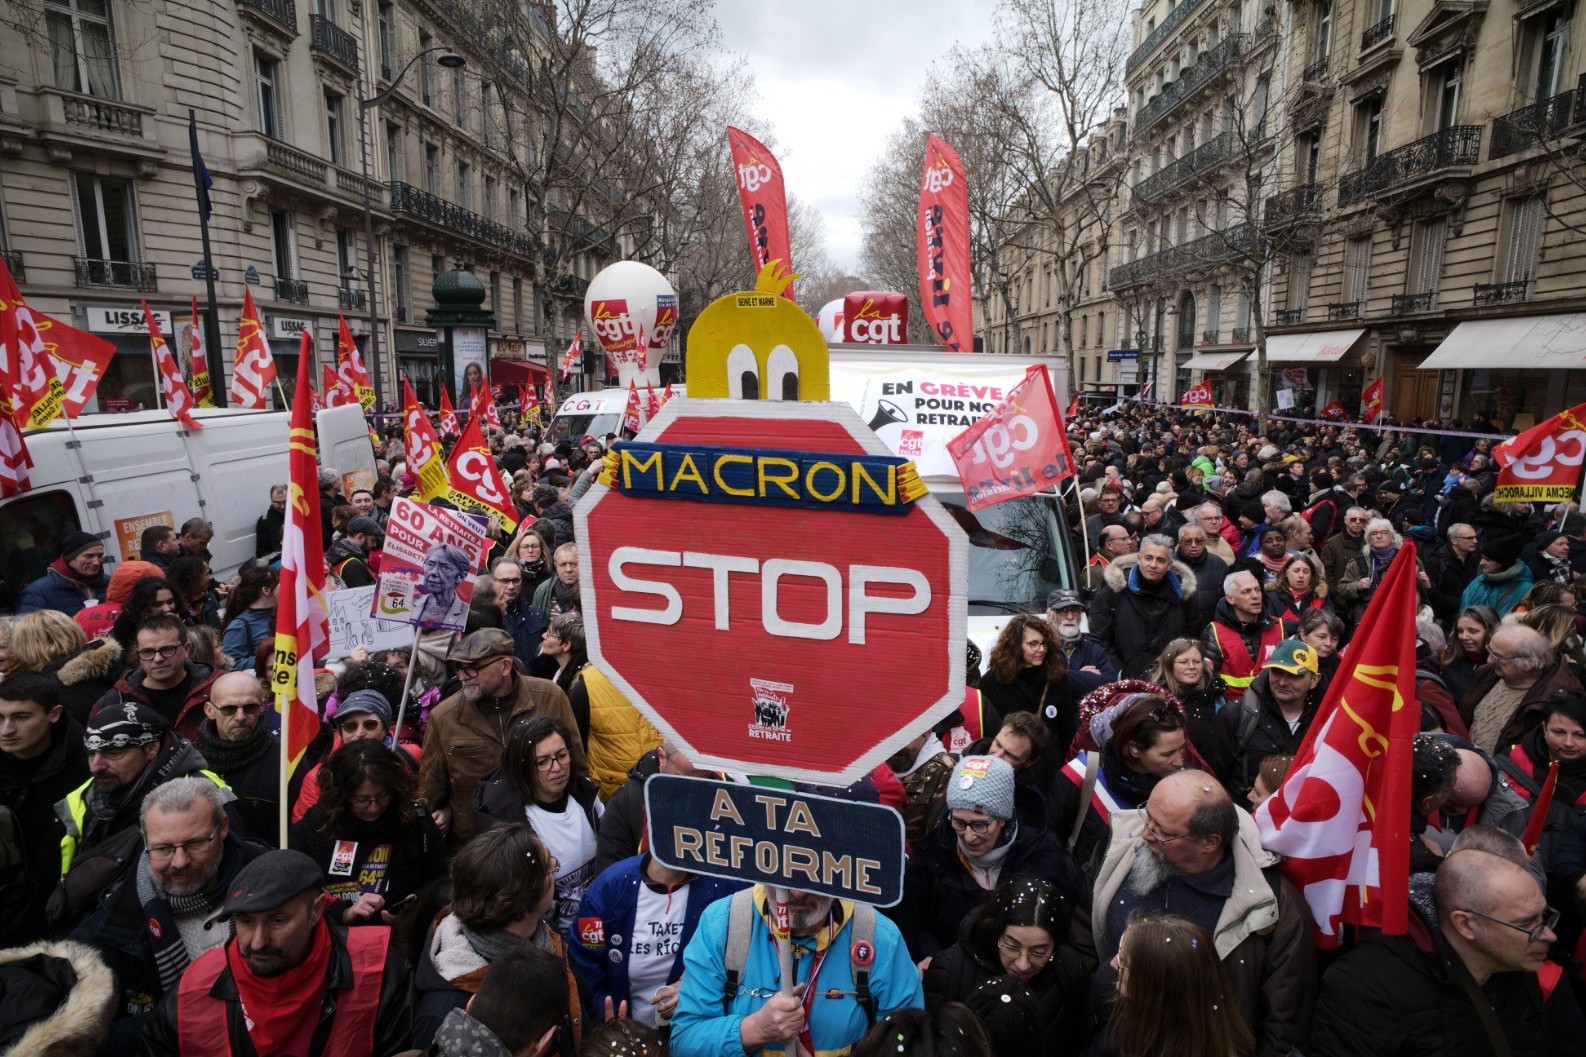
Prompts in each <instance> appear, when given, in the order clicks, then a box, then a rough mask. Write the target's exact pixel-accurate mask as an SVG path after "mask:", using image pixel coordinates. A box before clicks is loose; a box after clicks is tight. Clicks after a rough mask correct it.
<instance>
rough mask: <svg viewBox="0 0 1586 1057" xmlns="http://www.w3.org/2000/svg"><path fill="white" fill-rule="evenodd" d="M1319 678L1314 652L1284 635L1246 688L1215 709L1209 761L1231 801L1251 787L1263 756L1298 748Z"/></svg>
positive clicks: (1310, 716)
mask: <svg viewBox="0 0 1586 1057" xmlns="http://www.w3.org/2000/svg"><path fill="white" fill-rule="evenodd" d="M1320 678H1321V676H1320V666H1319V664H1318V662H1317V657H1316V651H1315V650H1313V649H1312V648H1311V647H1309V646H1307V645H1306V644H1305V643H1303V642H1301V641H1300V640H1299V639H1284V640H1283V641H1282V642H1280V643H1278V647H1277V649H1275V650H1273V651H1272V656H1271V657H1270V658H1269V659H1268V660H1267V662H1266V663H1265V664H1263V665H1262V666H1261V674H1260V675H1258V676H1257V677H1256V678H1255V680H1254V681H1253V682H1252V683H1251V684H1250V689H1248V690H1246V691H1245V692H1244V694H1243V696H1242V697H1240V699H1239V701H1238V702H1237V703H1235V704H1232V705H1228V706H1226V707H1224V708H1223V710H1222V711H1221V712H1219V713H1218V714H1217V734H1216V740H1215V742H1214V743H1213V745H1212V746H1209V750H1210V752H1211V762H1212V764H1213V766H1214V767H1215V768H1216V770H1217V774H1218V776H1219V777H1220V778H1221V779H1222V780H1223V783H1224V784H1225V785H1226V786H1227V787H1228V792H1229V793H1230V794H1232V796H1233V797H1234V799H1235V801H1236V802H1238V801H1242V800H1244V799H1245V798H1246V797H1247V796H1248V795H1249V793H1250V790H1251V789H1252V788H1253V787H1254V785H1255V781H1256V772H1257V771H1258V770H1259V769H1260V766H1261V761H1262V760H1264V759H1266V758H1267V757H1268V756H1292V755H1294V753H1295V752H1296V751H1298V749H1299V747H1300V744H1301V743H1302V742H1304V740H1305V735H1306V732H1307V731H1309V730H1310V726H1311V721H1312V720H1314V719H1315V718H1316V706H1317V705H1318V704H1320V702H1319V701H1318V700H1317V699H1316V695H1315V693H1314V691H1315V689H1316V685H1317V683H1318V682H1319V681H1320Z"/></svg>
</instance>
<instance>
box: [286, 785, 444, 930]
mask: <svg viewBox="0 0 1586 1057" xmlns="http://www.w3.org/2000/svg"><path fill="white" fill-rule="evenodd" d="M324 806H325V805H324V803H323V802H321V803H318V804H315V805H314V806H313V807H311V808H309V809H308V811H306V812H305V813H304V814H303V817H302V818H301V819H299V820H298V821H296V822H294V823H292V847H293V848H295V849H296V850H297V851H300V852H302V853H303V854H305V855H307V856H308V857H309V858H310V859H313V860H314V861H315V862H317V863H319V868H320V869H321V870H323V871H325V874H326V888H327V890H330V891H331V892H332V894H334V895H337V896H338V897H340V898H342V899H343V900H344V901H347V902H351V901H354V900H356V899H357V897H358V894H359V893H358V892H356V891H353V889H354V888H357V887H360V886H359V877H360V875H361V874H362V872H363V870H364V868H365V866H366V864H367V862H368V859H369V855H370V853H371V852H373V851H374V850H375V849H376V848H379V847H380V846H382V845H390V847H391V852H390V859H389V860H388V861H387V862H386V865H385V869H384V871H383V877H382V879H381V881H382V884H383V887H382V888H381V889H380V890H379V894H380V895H382V896H384V897H385V903H386V907H387V908H388V909H389V908H390V907H392V906H394V905H396V904H397V903H400V902H402V900H404V899H406V898H407V897H408V896H410V895H412V894H413V893H415V892H417V891H418V890H419V889H421V888H423V887H424V886H425V885H427V884H429V883H430V882H431V881H435V880H439V879H440V878H442V877H445V876H446V861H447V855H446V838H445V837H442V836H441V831H440V830H439V829H437V828H436V826H435V822H434V820H433V819H431V818H430V815H429V812H428V811H423V810H417V809H415V808H414V807H413V805H411V804H396V803H393V804H392V805H391V807H389V808H387V809H386V812H385V814H384V815H382V816H381V817H380V818H378V819H376V820H375V821H374V822H369V823H365V822H355V823H354V824H353V826H352V827H351V828H349V829H348V830H347V831H346V832H342V833H327V832H325V829H324V826H325V812H324ZM403 811H407V812H411V813H412V815H413V819H412V821H411V822H410V823H409V824H408V825H406V826H404V825H401V824H400V821H399V820H400V814H399V813H400V812H403ZM341 841H352V842H353V861H352V864H351V869H346V870H345V871H344V872H342V873H339V874H332V873H331V872H330V871H331V865H332V860H333V859H334V857H335V853H336V845H337V844H338V843H340V842H341ZM349 896H350V899H349V898H348V897H349Z"/></svg>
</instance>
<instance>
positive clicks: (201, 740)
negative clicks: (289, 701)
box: [194, 672, 341, 847]
mask: <svg viewBox="0 0 1586 1057" xmlns="http://www.w3.org/2000/svg"><path fill="white" fill-rule="evenodd" d="M265 707H266V706H265V701H264V688H263V687H261V686H260V685H259V680H258V679H256V678H254V677H253V675H252V674H250V673H248V672H226V673H225V674H224V675H222V676H220V677H219V678H218V679H216V680H215V683H214V685H213V686H211V687H210V689H209V700H208V701H207V702H205V703H204V715H205V717H206V718H205V720H204V722H203V723H202V724H201V725H200V726H199V728H198V737H197V739H195V741H194V744H195V745H197V746H198V751H199V752H201V753H203V754H204V760H205V762H207V763H208V764H209V766H210V767H211V768H213V769H214V770H215V771H216V772H218V773H219V774H220V776H221V777H222V778H224V779H225V780H226V784H228V785H230V786H231V790H232V792H233V793H235V794H236V796H237V813H238V814H239V815H241V816H242V827H243V833H244V835H245V836H247V837H248V839H249V840H254V841H258V842H260V843H262V844H267V845H270V846H271V847H279V846H280V841H279V839H278V837H279V833H278V831H279V830H280V828H281V742H280V739H279V737H277V735H276V734H275V732H274V731H272V730H270V725H269V724H268V723H266V722H264V712H265ZM337 718H338V719H340V718H341V716H340V715H339V714H338V716H337Z"/></svg>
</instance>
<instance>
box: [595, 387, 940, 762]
mask: <svg viewBox="0 0 1586 1057" xmlns="http://www.w3.org/2000/svg"><path fill="white" fill-rule="evenodd" d="M746 442H748V443H757V444H758V445H759V446H758V447H747V446H745V445H746ZM810 453H816V454H810ZM609 459H610V463H611V464H614V465H615V471H609V470H608V473H604V474H602V480H601V483H597V484H596V485H595V486H594V487H593V488H591V489H590V491H589V493H588V494H587V495H586V496H585V498H584V499H583V500H582V501H581V502H580V503H579V504H578V508H577V510H576V511H575V512H574V517H575V519H576V522H577V540H578V547H579V563H580V566H579V567H580V571H581V577H582V581H583V588H582V596H583V612H584V622H585V632H586V636H587V639H588V645H589V656H590V660H591V661H592V662H594V663H595V664H597V665H598V666H599V667H600V668H601V670H602V671H603V672H605V673H606V674H607V675H608V676H610V677H611V679H612V681H613V682H614V683H616V684H617V686H618V687H620V688H621V690H622V692H623V694H624V696H626V697H627V699H628V700H629V701H630V702H632V703H633V704H634V705H635V706H636V707H637V708H638V709H639V710H640V711H641V712H643V713H644V715H645V716H646V718H648V719H649V720H650V721H651V722H652V723H654V724H655V725H656V726H657V727H658V728H660V730H661V731H662V732H663V733H665V734H666V735H667V736H668V737H671V738H673V739H674V740H676V741H677V742H678V743H679V744H680V745H681V746H682V747H683V748H684V749H685V751H686V752H687V753H688V755H689V756H690V757H692V758H693V759H695V760H696V761H697V762H698V763H700V764H701V765H702V766H706V767H716V768H721V769H724V770H733V771H745V772H748V773H751V774H765V775H773V776H775V777H779V778H785V779H788V780H790V781H801V782H811V783H817V784H825V785H848V784H850V783H852V782H854V781H857V780H858V779H859V778H861V777H863V776H864V775H865V774H867V773H868V772H869V771H870V770H871V769H872V768H873V767H875V766H876V765H877V764H879V763H881V762H882V761H883V760H885V759H886V758H887V757H888V756H890V755H891V754H892V753H893V752H896V751H897V750H898V749H899V748H901V747H902V746H903V745H904V744H906V743H907V742H908V741H910V740H911V739H912V738H913V737H914V736H915V735H916V734H918V733H919V732H920V731H922V730H924V729H925V728H926V727H928V726H930V725H931V724H932V723H934V722H935V721H936V720H937V719H939V718H941V717H942V716H944V715H946V714H947V713H949V712H951V711H952V710H953V709H954V708H956V707H958V706H959V705H960V704H962V702H963V696H964V635H965V624H966V620H967V610H968V603H967V599H966V595H965V590H966V587H967V583H968V557H967V540H966V538H965V536H964V533H963V530H962V529H960V528H959V527H958V525H957V523H956V522H955V521H954V520H953V519H952V517H951V516H949V515H948V513H947V512H946V511H945V510H944V509H943V508H942V506H941V504H939V503H938V502H937V501H936V499H934V498H933V497H932V496H930V495H929V494H922V495H919V496H918V498H915V499H913V500H912V501H910V500H909V498H908V496H909V494H910V488H909V486H908V478H909V476H910V475H908V474H907V473H905V471H906V469H909V468H910V467H909V464H907V463H905V462H904V461H903V460H901V459H898V458H897V457H895V456H893V455H892V454H891V452H890V451H888V450H887V448H886V446H885V445H884V444H882V442H881V441H880V440H879V439H878V438H877V437H876V436H875V434H874V433H872V432H871V431H870V429H868V428H867V427H866V426H865V425H864V423H863V422H861V421H860V420H859V417H858V415H857V414H855V412H854V411H853V409H852V408H850V407H848V406H847V405H843V404H834V403H825V402H821V403H815V402H806V403H795V402H791V401H781V400H763V401H762V400H733V401H727V400H697V399H685V398H679V399H675V400H672V401H670V402H669V403H668V404H667V405H666V406H665V407H664V408H663V409H662V410H661V413H660V414H659V415H657V416H656V417H655V419H654V420H652V421H651V422H650V424H649V425H648V426H646V427H645V429H644V432H643V433H642V434H641V435H640V436H639V438H638V443H635V444H633V445H628V446H624V445H618V447H617V451H616V453H615V454H614V455H612V456H610V457H609ZM889 474H890V475H898V474H902V476H889ZM608 482H610V483H608ZM613 484H615V485H617V486H620V487H613ZM916 484H917V482H916ZM680 500H681V501H680ZM689 500H692V501H689Z"/></svg>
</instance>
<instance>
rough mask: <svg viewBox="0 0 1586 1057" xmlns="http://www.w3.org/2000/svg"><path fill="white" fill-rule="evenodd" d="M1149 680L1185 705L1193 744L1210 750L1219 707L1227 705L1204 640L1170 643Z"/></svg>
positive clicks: (1147, 679)
mask: <svg viewBox="0 0 1586 1057" xmlns="http://www.w3.org/2000/svg"><path fill="white" fill-rule="evenodd" d="M1146 681H1147V682H1149V683H1153V684H1155V685H1156V686H1159V687H1161V688H1162V689H1163V690H1165V691H1167V694H1168V696H1169V697H1171V698H1172V699H1173V700H1175V701H1177V702H1178V703H1179V705H1180V706H1181V707H1182V708H1183V710H1184V718H1185V723H1186V729H1187V731H1188V734H1189V741H1190V744H1191V745H1201V746H1205V748H1206V751H1210V750H1211V748H1212V746H1213V743H1214V739H1215V731H1216V727H1215V725H1214V724H1215V721H1216V717H1217V711H1218V709H1220V708H1222V706H1223V683H1222V681H1221V680H1219V679H1218V678H1217V676H1216V675H1215V674H1214V673H1213V672H1212V669H1211V666H1210V665H1208V664H1207V663H1206V650H1205V647H1204V646H1203V645H1202V643H1201V642H1200V640H1198V639H1174V640H1173V641H1172V642H1170V643H1168V644H1167V648H1166V649H1164V650H1163V651H1162V656H1161V657H1158V658H1157V662H1156V668H1155V670H1153V671H1152V672H1151V674H1150V675H1149V676H1147V677H1146Z"/></svg>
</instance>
